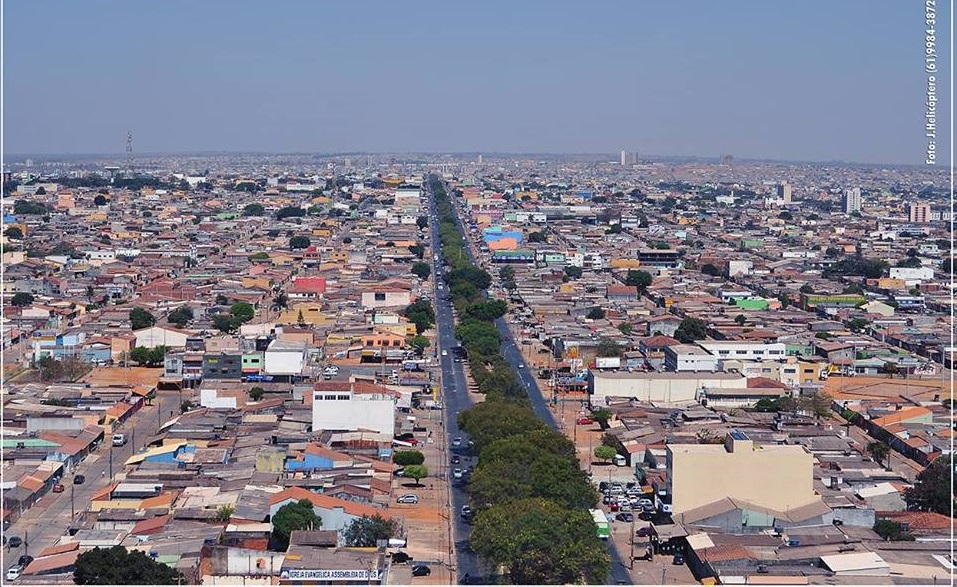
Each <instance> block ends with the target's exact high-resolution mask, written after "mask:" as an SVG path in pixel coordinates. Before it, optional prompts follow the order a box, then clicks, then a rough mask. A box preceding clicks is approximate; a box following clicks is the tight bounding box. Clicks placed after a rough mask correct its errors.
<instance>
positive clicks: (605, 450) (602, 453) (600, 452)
mask: <svg viewBox="0 0 957 587" xmlns="http://www.w3.org/2000/svg"><path fill="white" fill-rule="evenodd" d="M616 454H618V451H616V450H615V449H614V448H612V447H610V446H605V445H604V444H603V445H601V446H596V447H595V458H596V459H598V460H600V461H610V460H612V459H613V458H615V455H616Z"/></svg>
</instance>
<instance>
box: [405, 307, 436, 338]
mask: <svg viewBox="0 0 957 587" xmlns="http://www.w3.org/2000/svg"><path fill="white" fill-rule="evenodd" d="M402 315H403V316H405V317H406V318H408V319H409V322H411V323H413V324H415V331H416V333H418V334H422V333H423V332H425V331H426V330H428V329H429V328H431V327H432V325H433V324H435V310H434V309H433V308H432V302H430V301H429V300H427V299H425V298H419V299H417V300H416V301H414V302H412V303H411V304H409V305H408V306H406V307H405V310H403V311H402Z"/></svg>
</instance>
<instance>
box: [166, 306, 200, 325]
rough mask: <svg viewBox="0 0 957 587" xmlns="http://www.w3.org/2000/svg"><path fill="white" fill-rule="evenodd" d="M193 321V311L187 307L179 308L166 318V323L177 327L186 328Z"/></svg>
mask: <svg viewBox="0 0 957 587" xmlns="http://www.w3.org/2000/svg"><path fill="white" fill-rule="evenodd" d="M192 319H193V309H192V308H190V307H189V306H180V307H178V308H176V309H175V310H173V311H172V312H170V313H169V315H168V316H166V321H167V322H169V323H171V324H175V325H177V326H180V327H182V326H186V325H187V324H189V321H190V320H192Z"/></svg>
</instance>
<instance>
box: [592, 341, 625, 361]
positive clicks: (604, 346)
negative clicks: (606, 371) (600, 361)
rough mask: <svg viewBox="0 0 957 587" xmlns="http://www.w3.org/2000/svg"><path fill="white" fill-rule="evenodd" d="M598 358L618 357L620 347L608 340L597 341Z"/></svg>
mask: <svg viewBox="0 0 957 587" xmlns="http://www.w3.org/2000/svg"><path fill="white" fill-rule="evenodd" d="M598 356H599V357H620V356H621V345H620V344H618V343H617V342H615V341H614V340H612V339H610V338H603V339H601V340H600V341H598Z"/></svg>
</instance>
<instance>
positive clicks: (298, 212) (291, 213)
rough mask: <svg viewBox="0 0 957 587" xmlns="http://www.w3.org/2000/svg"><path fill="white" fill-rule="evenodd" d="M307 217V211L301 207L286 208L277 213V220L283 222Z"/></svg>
mask: <svg viewBox="0 0 957 587" xmlns="http://www.w3.org/2000/svg"><path fill="white" fill-rule="evenodd" d="M305 215H306V211H305V210H304V209H303V208H300V207H299V206H285V207H283V208H280V209H279V211H278V212H276V220H282V219H284V218H296V217H302V216H305Z"/></svg>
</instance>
